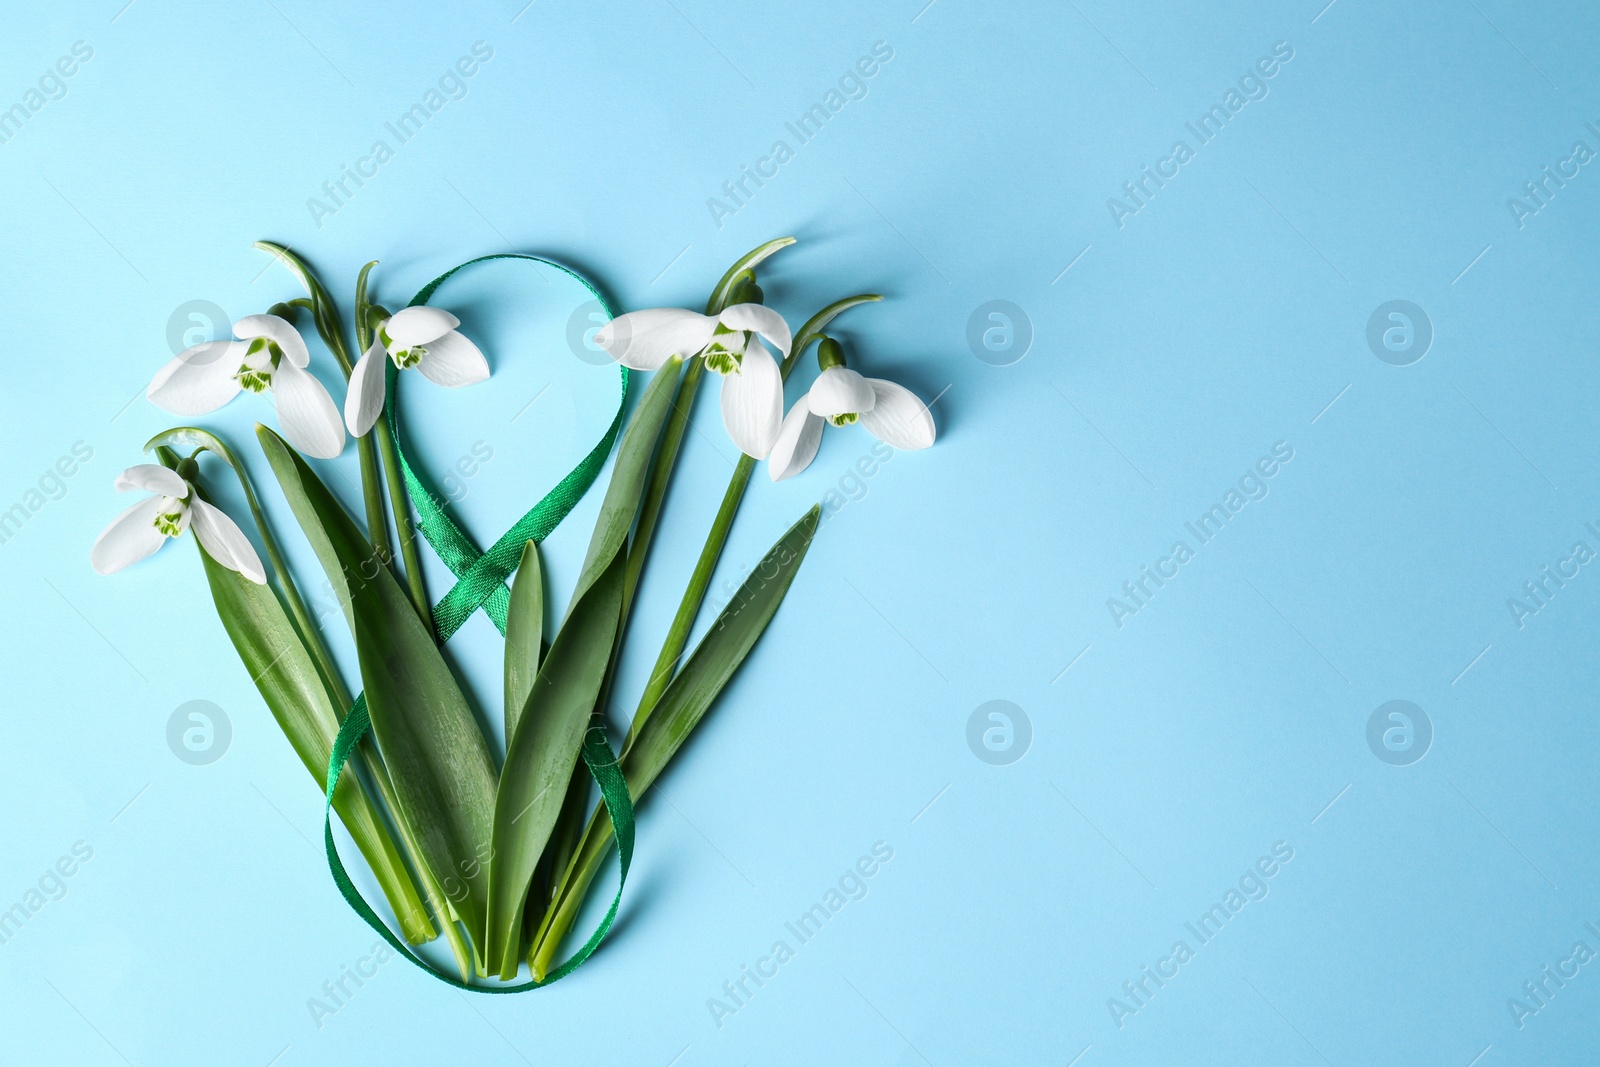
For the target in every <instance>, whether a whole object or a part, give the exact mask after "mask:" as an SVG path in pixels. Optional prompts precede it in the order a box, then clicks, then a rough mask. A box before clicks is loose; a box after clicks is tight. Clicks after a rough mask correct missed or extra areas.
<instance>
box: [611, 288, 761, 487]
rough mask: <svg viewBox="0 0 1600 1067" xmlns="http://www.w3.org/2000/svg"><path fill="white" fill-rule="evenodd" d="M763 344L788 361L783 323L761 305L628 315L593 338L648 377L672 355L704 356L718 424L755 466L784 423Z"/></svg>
mask: <svg viewBox="0 0 1600 1067" xmlns="http://www.w3.org/2000/svg"><path fill="white" fill-rule="evenodd" d="M757 334H759V335H760V337H757V336H756V335H757ZM762 338H765V339H766V341H767V342H768V343H769V344H771V345H772V346H773V347H774V348H776V349H777V350H778V351H779V352H780V353H782V354H783V355H784V356H786V357H787V356H788V355H789V343H790V340H791V338H790V336H789V326H788V324H787V323H785V322H784V321H783V316H781V315H779V314H778V313H777V312H776V311H773V310H772V309H771V308H769V307H765V306H764V305H761V304H735V305H733V306H732V307H730V308H727V309H726V310H724V311H723V312H722V314H720V315H697V314H695V313H694V312H693V311H685V310H683V309H682V308H652V309H650V310H649V311H631V312H629V313H628V314H626V315H623V316H621V317H619V318H616V319H613V320H611V321H610V322H608V323H606V325H605V327H604V328H603V329H601V330H600V332H599V333H597V334H595V335H594V340H595V343H596V344H598V345H599V346H600V347H601V348H603V349H605V350H606V351H607V352H608V353H610V355H611V358H612V359H614V360H616V361H617V362H618V363H621V364H622V365H623V366H624V367H628V368H629V369H631V370H644V371H653V370H655V369H656V368H658V367H660V366H661V365H662V364H663V363H665V362H666V361H667V360H668V359H670V358H672V357H673V356H683V357H685V358H690V357H693V356H698V355H701V354H704V355H705V358H706V369H708V370H713V371H716V372H717V373H718V374H719V375H721V376H722V424H723V425H724V426H726V427H727V428H728V436H729V437H730V438H732V440H733V443H734V444H735V445H737V446H738V447H739V451H741V452H743V453H744V454H745V455H747V456H751V457H753V458H755V459H765V458H766V456H767V453H768V452H770V451H772V443H773V441H775V440H776V439H777V436H778V426H779V424H780V423H781V422H782V420H783V372H782V370H781V369H780V368H779V367H778V361H777V360H776V359H774V358H773V356H772V353H771V352H769V351H767V346H766V345H765V344H762V343H761V340H762Z"/></svg>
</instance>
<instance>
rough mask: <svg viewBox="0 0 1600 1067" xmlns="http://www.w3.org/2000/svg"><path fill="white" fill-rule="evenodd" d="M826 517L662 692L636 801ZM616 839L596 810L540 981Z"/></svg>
mask: <svg viewBox="0 0 1600 1067" xmlns="http://www.w3.org/2000/svg"><path fill="white" fill-rule="evenodd" d="M821 517H822V508H821V507H820V506H813V507H812V508H811V510H810V511H808V512H806V513H805V515H804V516H802V517H801V519H800V521H799V522H797V523H795V524H794V525H793V526H791V527H790V528H789V529H788V531H787V532H785V533H784V535H783V536H782V537H780V538H779V539H778V541H777V543H776V544H774V545H773V546H772V548H771V550H769V551H768V552H767V554H766V556H764V557H763V558H762V560H761V563H760V564H759V565H758V566H757V567H756V569H755V570H754V571H752V572H751V573H750V576H749V577H748V578H746V579H745V582H744V584H743V585H742V586H740V587H739V592H738V593H737V594H736V595H735V597H734V599H733V600H732V601H731V602H730V603H729V604H728V605H727V606H726V607H725V608H723V609H722V612H721V613H720V614H719V615H718V616H717V621H716V622H715V623H714V624H713V625H712V627H711V629H710V631H709V632H707V634H706V635H705V637H703V638H702V639H701V640H700V644H699V645H697V646H696V647H695V650H694V652H693V653H691V654H690V656H689V661H688V662H687V663H685V664H684V665H683V670H681V671H679V672H678V675H677V677H676V678H674V679H673V680H672V684H671V685H669V686H668V687H667V689H666V692H664V693H662V694H661V699H660V700H659V701H657V703H656V705H655V708H654V710H653V712H652V714H651V716H650V718H649V720H648V721H647V722H646V723H645V725H644V728H643V729H641V730H640V731H639V733H638V735H637V736H636V737H635V739H634V744H633V747H632V748H631V749H630V750H629V751H628V752H627V753H626V754H625V755H624V756H623V758H622V771H623V774H624V775H625V776H626V777H627V779H628V792H629V794H630V795H632V796H633V798H634V800H635V802H637V801H638V800H639V799H640V798H641V797H642V796H643V795H644V791H645V790H646V789H649V788H650V785H651V783H653V782H654V781H655V780H656V778H657V776H658V775H660V774H661V771H662V770H663V769H664V768H665V767H666V766H667V764H668V763H669V762H671V760H672V757H673V756H675V755H676V754H677V753H678V750H679V749H680V748H681V747H682V746H683V743H684V741H685V740H686V739H687V738H688V736H689V734H690V733H692V732H693V731H694V728H695V727H696V726H698V725H699V724H700V721H701V719H703V718H704V717H705V714H706V711H707V710H708V709H709V708H710V707H711V705H712V703H713V702H714V701H715V700H716V699H717V696H718V695H719V694H720V693H721V692H722V689H723V687H724V686H726V685H727V684H728V680H729V679H730V678H732V677H733V674H734V672H735V671H736V670H738V668H739V665H740V664H741V663H743V662H744V660H745V657H746V656H747V655H749V653H750V649H751V648H753V647H754V646H755V643H756V640H757V639H758V638H760V636H761V635H762V634H763V633H764V632H765V631H766V628H767V624H768V623H770V622H771V621H772V617H773V616H774V615H775V614H777V611H778V605H780V604H781V603H782V602H783V598H784V595H785V594H786V593H788V591H789V586H790V585H791V584H792V583H793V582H794V576H795V574H797V573H798V572H799V570H800V564H801V562H802V561H803V560H804V559H805V556H806V551H807V550H808V549H809V548H810V547H811V539H812V538H813V537H814V536H815V535H816V532H817V524H818V523H819V522H820V521H821ZM610 843H611V821H610V820H609V819H608V818H607V817H606V815H605V812H604V811H603V810H601V809H599V808H596V810H595V813H594V815H593V816H592V817H591V818H590V819H589V825H588V827H587V828H586V829H585V830H584V836H583V843H582V845H581V846H580V847H579V849H578V851H577V852H576V853H575V855H574V856H573V860H572V863H571V864H570V865H569V866H568V868H567V870H566V872H565V873H564V875H563V877H562V880H561V886H560V889H559V890H558V892H557V894H556V898H555V899H554V900H553V901H552V902H551V904H550V909H549V910H548V911H547V912H546V914H545V919H544V923H543V924H542V925H541V927H540V930H539V933H538V936H536V937H535V938H534V942H533V947H532V949H531V950H530V952H529V961H530V963H531V964H532V966H533V974H534V977H535V978H542V977H543V976H544V975H545V973H546V972H547V971H548V969H549V966H550V961H551V959H552V958H554V956H555V953H556V950H557V949H558V948H560V945H561V938H562V937H563V936H565V934H566V932H567V930H568V929H570V928H571V926H572V922H573V920H574V919H576V918H577V915H578V908H579V906H580V905H581V904H582V903H583V896H584V893H585V891H586V890H587V889H588V887H589V883H590V882H591V881H592V880H593V879H594V876H595V873H596V872H597V871H598V870H599V869H600V864H601V862H602V861H603V860H604V859H605V856H606V851H607V849H608V848H609V847H610Z"/></svg>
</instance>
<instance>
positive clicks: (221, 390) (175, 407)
mask: <svg viewBox="0 0 1600 1067" xmlns="http://www.w3.org/2000/svg"><path fill="white" fill-rule="evenodd" d="M244 350H245V346H244V345H242V344H240V343H239V342H238V341H207V342H205V343H204V344H198V345H195V346H193V347H192V348H186V349H184V350H183V351H182V352H181V353H179V354H178V356H177V358H176V359H173V360H172V361H171V362H169V363H168V364H167V365H166V366H164V367H162V368H161V369H160V370H159V371H157V372H156V376H155V377H154V378H152V379H150V385H149V387H148V388H147V389H145V391H144V395H145V396H146V397H148V398H149V400H150V402H151V403H152V404H154V405H156V407H158V408H161V409H163V410H165V411H170V412H171V413H172V414H174V415H209V414H211V412H213V411H215V410H217V409H218V408H220V407H221V406H222V405H224V404H226V403H227V402H228V401H230V400H232V399H233V398H234V397H236V396H238V395H239V381H238V379H237V378H235V377H234V376H233V375H234V372H235V371H237V370H238V369H239V364H240V362H241V360H243V358H244Z"/></svg>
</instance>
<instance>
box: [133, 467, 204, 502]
mask: <svg viewBox="0 0 1600 1067" xmlns="http://www.w3.org/2000/svg"><path fill="white" fill-rule="evenodd" d="M129 489H143V490H144V491H145V492H147V493H155V494H157V495H158V496H170V497H172V498H173V499H175V500H182V499H183V498H184V497H186V496H188V495H189V483H188V482H186V481H184V480H183V479H182V478H180V477H178V472H177V471H174V470H168V469H167V468H166V467H163V466H162V465H161V464H159V463H136V464H134V465H133V466H131V467H129V468H128V469H127V470H125V471H123V472H122V473H121V474H119V475H117V492H119V493H126V492H127V491H128V490H129Z"/></svg>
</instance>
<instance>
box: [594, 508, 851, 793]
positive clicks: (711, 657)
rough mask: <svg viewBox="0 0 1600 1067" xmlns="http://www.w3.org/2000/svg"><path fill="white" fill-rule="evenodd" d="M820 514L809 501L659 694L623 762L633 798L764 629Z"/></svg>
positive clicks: (653, 776)
mask: <svg viewBox="0 0 1600 1067" xmlns="http://www.w3.org/2000/svg"><path fill="white" fill-rule="evenodd" d="M821 518H822V508H821V506H820V505H813V506H812V508H811V510H810V511H808V512H806V513H805V515H804V516H802V517H801V519H800V521H799V522H797V523H795V524H794V525H793V526H791V527H790V528H789V529H788V531H787V532H786V533H785V534H784V535H783V536H782V537H780V538H778V541H777V543H776V544H774V545H773V546H772V548H771V549H770V550H769V551H768V552H767V554H766V555H765V556H764V557H762V560H761V562H760V564H758V565H757V567H756V569H755V570H754V571H752V572H751V573H750V576H749V577H748V578H746V579H745V582H744V584H743V585H741V586H740V587H739V592H738V593H737V594H735V595H734V598H733V600H731V601H730V602H729V603H728V605H727V606H726V607H724V608H723V609H722V611H721V613H720V614H719V615H718V616H717V621H716V622H714V623H712V625H711V629H710V630H709V631H708V632H707V633H706V635H705V637H703V638H701V639H700V644H698V645H697V646H695V650H694V651H693V652H692V653H690V655H689V661H688V662H687V663H685V664H684V665H683V670H681V671H679V672H678V675H677V677H676V678H674V679H673V680H672V684H671V685H669V686H667V691H666V692H665V693H662V694H661V699H660V700H658V701H657V702H656V705H655V707H654V708H653V709H652V710H651V712H650V719H649V721H648V722H646V723H645V725H644V728H643V729H642V730H640V731H639V734H638V736H637V737H635V738H634V741H633V748H632V749H631V750H630V751H629V752H628V754H627V755H626V756H625V757H624V758H623V760H622V771H623V773H624V774H625V775H626V776H627V779H628V791H629V792H630V793H632V794H633V795H634V796H635V797H639V796H642V795H643V794H644V791H645V790H646V789H648V788H650V783H652V782H654V781H655V780H656V776H657V775H659V774H660V773H661V771H662V769H663V768H665V767H666V765H667V763H668V761H670V760H671V759H672V757H673V756H674V755H676V754H677V751H678V749H679V747H680V746H682V744H683V742H684V739H685V738H687V737H688V736H689V734H690V732H691V731H693V730H694V728H695V727H696V726H698V725H699V723H700V720H701V718H703V717H704V716H705V713H706V709H708V708H710V707H711V703H712V701H714V700H716V698H717V695H718V694H719V693H721V692H722V687H723V686H725V685H727V684H728V679H729V678H732V677H733V672H734V671H735V670H737V669H738V667H739V664H741V663H743V662H744V658H745V656H747V655H749V653H750V649H751V648H753V647H754V646H755V643H756V639H757V638H759V637H760V636H761V635H762V633H764V632H765V631H766V628H767V624H768V623H769V622H771V621H772V617H773V615H775V614H777V611H778V605H779V604H781V603H782V602H783V597H784V594H786V593H787V592H788V591H789V585H790V583H792V582H793V581H794V576H795V574H796V573H797V572H798V571H799V569H800V563H801V561H802V560H804V559H805V556H806V551H807V550H808V549H809V548H810V547H811V539H812V537H814V536H815V535H816V532H817V524H818V523H819V522H820V521H821Z"/></svg>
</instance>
